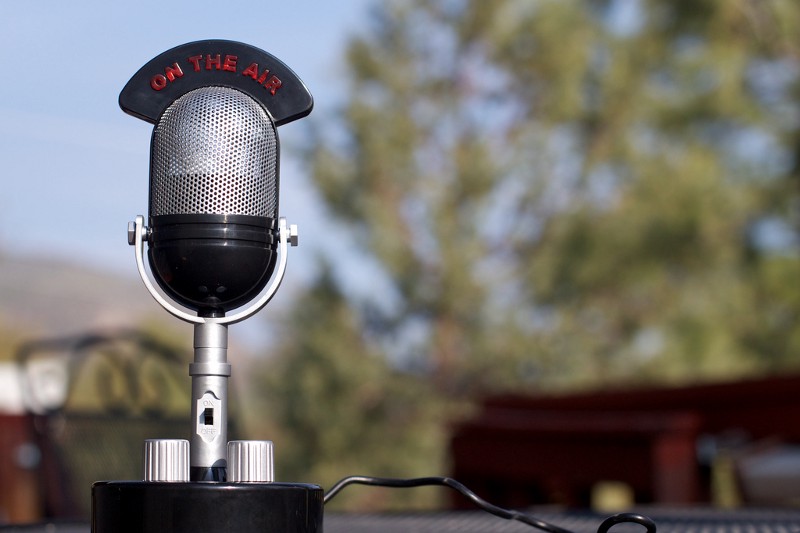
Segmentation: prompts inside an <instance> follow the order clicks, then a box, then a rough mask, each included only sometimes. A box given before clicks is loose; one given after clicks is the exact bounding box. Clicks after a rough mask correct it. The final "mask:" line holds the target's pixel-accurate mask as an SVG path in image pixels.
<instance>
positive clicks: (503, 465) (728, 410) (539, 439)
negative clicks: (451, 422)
mask: <svg viewBox="0 0 800 533" xmlns="http://www.w3.org/2000/svg"><path fill="white" fill-rule="evenodd" d="M798 390H800V377H798V376H789V377H772V378H767V379H759V380H752V381H742V382H735V383H723V384H707V385H698V386H691V387H683V388H663V389H649V390H626V391H610V392H597V393H587V394H576V395H570V396H562V397H535V396H497V397H492V398H488V399H486V400H485V402H484V403H483V404H482V408H481V411H480V412H479V413H478V414H477V415H476V416H475V417H474V418H472V419H470V420H468V421H466V422H464V423H462V424H460V425H459V426H457V427H456V428H455V429H454V432H453V436H452V440H451V444H450V452H451V458H452V464H453V466H452V476H453V477H455V478H456V479H458V480H460V481H462V482H463V483H465V484H466V485H467V486H469V487H472V488H474V489H475V490H476V492H477V493H478V494H479V495H481V496H483V497H485V498H487V499H489V500H490V501H492V502H495V503H498V504H500V505H508V506H525V505H530V504H533V503H543V502H551V503H564V504H568V505H576V506H586V505H588V503H589V498H590V492H591V489H592V486H593V485H594V484H595V483H597V482H599V481H621V482H624V483H626V484H628V485H629V486H630V487H631V488H632V489H633V491H634V494H635V499H636V501H637V502H654V503H666V504H692V503H702V502H708V501H709V498H710V482H711V481H710V465H711V462H712V461H713V459H714V454H715V453H717V452H719V450H721V449H724V448H725V447H729V448H730V449H734V451H735V449H736V446H737V445H739V446H740V447H739V448H738V449H739V450H741V449H742V448H741V445H742V444H743V443H750V444H752V443H755V442H759V441H762V442H763V441H765V440H770V441H771V442H782V443H800V424H798V421H800V395H799V394H798Z"/></svg>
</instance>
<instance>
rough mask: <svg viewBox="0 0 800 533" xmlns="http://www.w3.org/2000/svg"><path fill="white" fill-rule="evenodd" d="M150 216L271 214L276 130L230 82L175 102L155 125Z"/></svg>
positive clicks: (274, 208) (275, 206) (255, 104)
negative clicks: (229, 86) (227, 85)
mask: <svg viewBox="0 0 800 533" xmlns="http://www.w3.org/2000/svg"><path fill="white" fill-rule="evenodd" d="M150 161H151V166H150V216H151V217H153V216H159V215H178V214H192V215H196V214H223V215H251V216H258V217H270V218H272V219H277V214H278V186H277V180H278V136H277V132H276V131H275V124H274V123H273V122H272V119H271V118H270V116H269V114H267V112H266V111H265V110H264V108H263V107H262V106H261V105H260V104H259V103H258V102H256V101H255V100H254V99H253V98H251V97H250V96H248V95H246V94H244V93H243V92H241V91H238V90H236V89H231V88H228V87H217V86H209V87H201V88H199V89H195V90H194V91H190V92H189V93H187V94H185V95H183V96H181V97H180V98H178V99H177V100H175V101H174V102H173V103H172V104H171V105H170V106H169V107H168V108H167V110H166V111H165V112H164V114H163V115H162V117H161V118H160V119H159V121H158V124H157V125H156V127H155V129H154V130H153V139H152V145H151V158H150Z"/></svg>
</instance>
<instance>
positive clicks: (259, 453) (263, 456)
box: [228, 440, 275, 482]
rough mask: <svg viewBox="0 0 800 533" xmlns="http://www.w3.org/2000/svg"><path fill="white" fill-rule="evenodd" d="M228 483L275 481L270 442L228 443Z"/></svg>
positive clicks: (247, 441)
mask: <svg viewBox="0 0 800 533" xmlns="http://www.w3.org/2000/svg"><path fill="white" fill-rule="evenodd" d="M228 481H250V482H269V481H275V472H274V470H273V458H272V441H268V440H232V441H230V442H229V443H228Z"/></svg>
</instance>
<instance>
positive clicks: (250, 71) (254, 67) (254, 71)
mask: <svg viewBox="0 0 800 533" xmlns="http://www.w3.org/2000/svg"><path fill="white" fill-rule="evenodd" d="M242 76H250V77H251V78H253V79H256V76H258V63H250V65H249V66H248V67H247V68H246V69H244V70H243V71H242Z"/></svg>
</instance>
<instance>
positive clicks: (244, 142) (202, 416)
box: [92, 40, 323, 533]
mask: <svg viewBox="0 0 800 533" xmlns="http://www.w3.org/2000/svg"><path fill="white" fill-rule="evenodd" d="M119 103H120V107H121V108H122V109H123V110H124V111H125V112H127V113H129V114H131V115H134V116H136V117H138V118H141V119H143V120H146V121H148V122H151V123H153V124H155V127H154V129H153V136H152V143H151V167H150V199H149V213H148V215H149V216H148V221H147V225H145V222H144V217H142V216H138V217H136V221H135V222H131V223H129V226H128V242H129V243H130V244H132V245H133V246H134V248H135V252H136V264H137V268H138V270H139V274H140V275H141V278H142V281H143V282H144V284H145V286H146V287H147V289H148V291H149V292H150V294H151V295H152V296H153V297H154V298H155V299H156V301H158V303H159V304H160V305H161V306H162V307H164V309H166V310H167V311H168V312H169V313H171V314H172V315H174V316H176V317H178V318H180V319H181V320H184V321H186V322H190V323H192V324H194V362H193V363H192V364H191V365H190V367H189V374H190V375H191V378H192V406H191V423H192V432H191V442H187V441H184V440H181V441H169V440H154V441H148V442H147V443H145V466H144V475H143V478H144V481H108V482H98V483H95V485H94V486H93V487H92V531H94V532H95V533H110V532H112V531H113V532H115V533H119V532H123V533H124V532H134V531H135V532H156V531H158V532H177V531H193V532H205V531H209V532H210V531H222V530H225V531H237V532H243V533H247V532H250V531H297V532H301V531H302V532H311V531H321V529H322V505H323V503H322V501H323V497H322V490H321V489H320V488H319V487H318V486H316V485H310V484H301V483H275V482H274V480H273V473H272V471H273V468H272V447H271V443H270V442H268V441H236V442H230V443H229V442H227V403H228V393H227V381H228V376H230V374H231V366H230V364H229V363H228V361H227V345H228V325H229V324H233V323H236V322H239V321H241V320H244V319H245V318H247V317H249V316H251V315H253V314H254V313H256V312H257V311H258V310H260V309H261V308H262V307H264V306H265V305H266V304H267V303H268V302H269V300H270V299H271V298H272V296H273V295H274V294H275V291H276V290H277V288H278V286H279V285H280V283H281V280H282V279H283V276H284V273H285V269H286V258H287V257H286V256H287V251H288V247H289V245H296V244H297V230H296V228H295V227H294V226H289V225H287V223H286V221H285V220H284V219H283V218H279V216H278V189H279V187H278V184H279V179H278V169H279V143H278V136H277V131H276V128H277V127H278V126H281V125H283V124H286V123H288V122H291V121H293V120H296V119H299V118H302V117H304V116H306V115H308V114H309V113H310V112H311V109H312V107H313V100H312V97H311V94H310V93H309V92H308V89H307V88H306V87H305V85H304V84H303V82H302V81H301V80H300V79H299V78H298V77H297V75H296V74H294V72H292V71H291V70H290V69H289V68H288V67H287V66H286V65H284V64H283V63H282V62H281V61H279V60H278V59H276V58H275V57H274V56H272V55H270V54H268V53H266V52H264V51H263V50H259V49H257V48H254V47H252V46H249V45H245V44H242V43H238V42H232V41H223V40H207V41H197V42H193V43H188V44H184V45H181V46H178V47H176V48H173V49H171V50H168V51H167V52H164V53H162V54H160V55H159V56H157V57H155V58H154V59H152V60H151V61H149V62H148V63H147V64H146V65H145V66H143V67H142V68H141V69H140V70H139V71H138V72H137V73H136V74H135V75H134V76H133V77H132V78H131V80H130V81H129V82H128V83H127V84H126V85H125V87H124V89H123V90H122V92H121V93H120V97H119ZM145 242H146V243H147V244H148V251H147V259H148V263H149V266H150V270H151V272H152V275H153V277H154V278H155V282H156V283H155V285H154V284H153V283H152V282H151V281H150V278H149V276H148V273H147V269H146V267H145V261H144V246H145ZM270 279H271V280H272V281H271V283H270ZM268 283H270V284H269V286H267V284H268ZM156 285H157V286H158V288H157V287H156ZM159 289H160V290H159ZM173 302H174V303H173Z"/></svg>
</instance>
